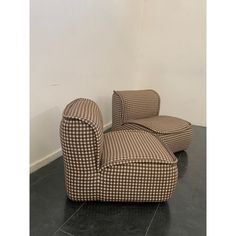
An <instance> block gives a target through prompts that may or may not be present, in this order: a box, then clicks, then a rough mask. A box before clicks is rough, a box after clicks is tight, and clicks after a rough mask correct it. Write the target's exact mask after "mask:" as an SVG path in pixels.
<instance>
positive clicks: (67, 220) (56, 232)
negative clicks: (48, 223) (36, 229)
mask: <svg viewBox="0 0 236 236" xmlns="http://www.w3.org/2000/svg"><path fill="white" fill-rule="evenodd" d="M85 203H86V202H84V203H83V204H82V205H81V206H80V207H79V208H78V209H77V210H76V211H75V212H74V213H73V214H72V215H71V216H70V217H69V218H68V219H67V220H66V221H65V222H64V223H63V224H62V225H61V226H60V227H59V228H58V229H57V230H56V231H55V232H54V233H53V235H55V233H57V231H59V230H61V228H62V227H63V226H64V225H65V224H66V223H67V222H68V221H69V220H70V219H71V218H72V217H73V216H74V215H75V214H76V213H77V212H79V210H80V209H81V208H82V207H83V206H84V204H85ZM53 235H52V236H53Z"/></svg>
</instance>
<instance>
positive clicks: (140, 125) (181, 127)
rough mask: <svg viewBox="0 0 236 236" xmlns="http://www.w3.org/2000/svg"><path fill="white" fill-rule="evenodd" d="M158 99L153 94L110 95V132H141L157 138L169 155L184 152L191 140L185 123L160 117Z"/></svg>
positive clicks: (144, 92) (135, 91)
mask: <svg viewBox="0 0 236 236" xmlns="http://www.w3.org/2000/svg"><path fill="white" fill-rule="evenodd" d="M159 110H160V96H159V94H158V93H157V92H155V91H154V90H130V91H114V93H113V96H112V130H113V131H115V130H128V129H133V130H145V131H147V132H149V133H151V134H153V135H154V136H157V137H159V138H160V139H161V140H162V141H163V142H164V143H165V144H166V145H167V146H168V147H169V148H170V150H171V151H172V152H178V151H181V150H185V149H187V148H188V147H189V145H190V143H191V140H192V126H191V124H190V123H189V122H188V121H185V120H182V119H179V118H176V117H172V116H160V115H159Z"/></svg>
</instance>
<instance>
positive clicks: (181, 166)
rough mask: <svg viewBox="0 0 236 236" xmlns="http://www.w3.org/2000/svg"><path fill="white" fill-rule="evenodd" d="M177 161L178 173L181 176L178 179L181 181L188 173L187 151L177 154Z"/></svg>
mask: <svg viewBox="0 0 236 236" xmlns="http://www.w3.org/2000/svg"><path fill="white" fill-rule="evenodd" d="M175 155H176V157H177V159H178V163H177V166H178V172H179V176H178V178H179V179H181V178H182V177H183V176H184V175H185V173H186V171H187V167H188V154H187V153H186V152H185V151H181V152H177V153H175Z"/></svg>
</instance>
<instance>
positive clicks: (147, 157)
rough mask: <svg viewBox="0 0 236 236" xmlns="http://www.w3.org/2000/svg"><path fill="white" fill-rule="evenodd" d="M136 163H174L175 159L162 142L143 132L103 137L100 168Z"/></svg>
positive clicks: (128, 131) (120, 133)
mask: <svg viewBox="0 0 236 236" xmlns="http://www.w3.org/2000/svg"><path fill="white" fill-rule="evenodd" d="M137 162H148V163H165V164H173V163H176V162H177V160H176V157H175V156H174V154H173V153H172V152H171V151H169V149H168V148H167V147H166V146H165V145H163V142H162V141H161V140H160V139H159V138H157V137H155V136H153V135H152V134H150V133H148V132H145V131H137V130H123V131H114V132H110V133H106V134H105V135H104V146H103V154H102V158H101V168H105V167H108V166H112V165H119V164H127V163H128V164H129V163H137Z"/></svg>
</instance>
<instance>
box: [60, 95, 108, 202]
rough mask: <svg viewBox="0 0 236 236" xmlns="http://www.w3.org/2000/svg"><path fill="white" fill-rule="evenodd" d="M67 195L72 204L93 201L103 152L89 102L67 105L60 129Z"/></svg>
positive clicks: (97, 116) (95, 111)
mask: <svg viewBox="0 0 236 236" xmlns="http://www.w3.org/2000/svg"><path fill="white" fill-rule="evenodd" d="M60 137H61V145H62V151H63V157H64V167H65V182H66V189H67V195H68V197H69V198H70V199H72V200H78V199H80V200H97V199H98V196H99V189H98V180H99V175H98V169H99V167H100V159H101V155H102V150H103V123H102V115H101V112H100V110H99V108H98V107H97V105H96V104H95V103H94V102H93V101H91V100H89V99H77V100H75V101H73V102H71V103H70V104H68V105H67V107H66V108H65V110H64V112H63V119H62V121H61V125H60Z"/></svg>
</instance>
